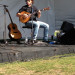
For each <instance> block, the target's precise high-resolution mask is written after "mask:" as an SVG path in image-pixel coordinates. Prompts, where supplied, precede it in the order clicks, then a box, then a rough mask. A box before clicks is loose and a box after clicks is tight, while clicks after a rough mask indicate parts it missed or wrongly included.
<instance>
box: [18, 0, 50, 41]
mask: <svg viewBox="0 0 75 75" xmlns="http://www.w3.org/2000/svg"><path fill="white" fill-rule="evenodd" d="M25 1H26V5H25V6H23V7H22V8H21V9H20V10H19V11H18V13H17V16H18V17H20V16H22V15H23V16H25V17H28V16H29V15H28V14H21V12H22V11H26V12H29V13H31V14H32V13H34V12H35V13H34V14H32V16H31V17H30V19H29V21H27V22H26V23H25V25H28V26H32V24H33V26H34V31H33V41H36V40H37V35H38V31H39V27H43V28H44V37H43V41H44V42H47V41H48V31H49V25H48V24H47V23H44V22H41V21H37V18H40V17H41V11H40V10H38V9H37V8H36V7H35V6H34V5H33V3H34V0H25Z"/></svg>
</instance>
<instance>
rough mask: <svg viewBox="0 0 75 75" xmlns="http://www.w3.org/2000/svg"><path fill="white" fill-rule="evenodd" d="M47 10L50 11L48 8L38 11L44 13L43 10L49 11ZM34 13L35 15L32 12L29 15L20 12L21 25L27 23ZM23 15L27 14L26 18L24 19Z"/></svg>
mask: <svg viewBox="0 0 75 75" xmlns="http://www.w3.org/2000/svg"><path fill="white" fill-rule="evenodd" d="M49 9H50V8H49V7H48V8H44V9H41V10H40V11H45V10H49ZM35 13H36V12H33V13H32V14H31V13H29V12H26V11H22V12H21V16H19V20H20V22H22V23H26V22H28V21H29V20H30V18H31V16H32V15H33V14H35ZM24 14H27V15H28V17H25V16H24Z"/></svg>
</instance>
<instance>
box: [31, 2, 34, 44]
mask: <svg viewBox="0 0 75 75" xmlns="http://www.w3.org/2000/svg"><path fill="white" fill-rule="evenodd" d="M31 42H32V45H33V44H34V40H33V3H32V29H31Z"/></svg>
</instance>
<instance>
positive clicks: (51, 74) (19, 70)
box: [0, 54, 75, 75]
mask: <svg viewBox="0 0 75 75" xmlns="http://www.w3.org/2000/svg"><path fill="white" fill-rule="evenodd" d="M0 75H75V54H66V55H59V56H53V57H45V58H42V59H36V60H32V61H27V62H20V61H16V62H12V63H0Z"/></svg>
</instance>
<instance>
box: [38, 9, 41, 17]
mask: <svg viewBox="0 0 75 75" xmlns="http://www.w3.org/2000/svg"><path fill="white" fill-rule="evenodd" d="M40 17H41V11H40V10H39V11H38V18H40Z"/></svg>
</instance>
